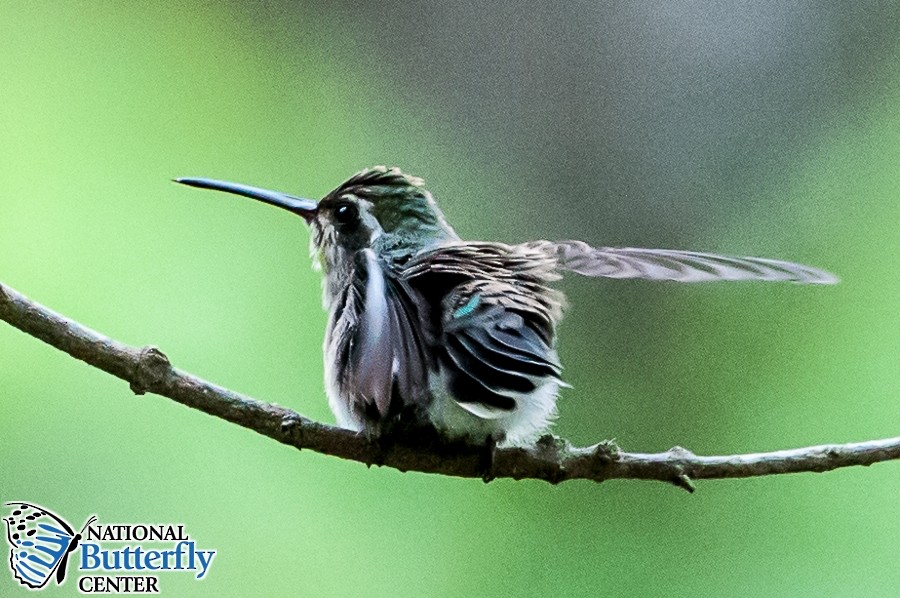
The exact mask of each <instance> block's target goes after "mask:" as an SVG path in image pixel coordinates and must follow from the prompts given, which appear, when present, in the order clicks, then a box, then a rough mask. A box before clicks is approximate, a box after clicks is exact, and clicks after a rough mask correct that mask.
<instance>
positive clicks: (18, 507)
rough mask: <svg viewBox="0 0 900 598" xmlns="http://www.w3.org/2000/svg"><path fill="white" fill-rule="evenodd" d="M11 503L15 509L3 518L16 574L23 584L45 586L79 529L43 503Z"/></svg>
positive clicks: (11, 565)
mask: <svg viewBox="0 0 900 598" xmlns="http://www.w3.org/2000/svg"><path fill="white" fill-rule="evenodd" d="M7 506H9V507H12V512H11V513H10V514H9V515H8V516H7V517H4V518H3V522H4V523H5V524H6V540H7V542H9V545H10V553H9V565H10V567H11V568H12V571H13V575H14V576H15V578H16V580H17V581H18V582H19V583H20V584H22V585H26V586H28V587H29V588H31V589H38V588H42V587H44V586H45V585H46V584H47V581H49V580H50V577H52V576H53V573H54V572H55V571H56V570H57V568H59V567H60V563H61V562H63V561H64V557H65V556H66V554H68V551H69V546H70V545H71V543H72V539H73V538H74V537H75V532H74V531H73V530H72V526H70V525H69V524H68V523H66V522H65V521H64V520H63V519H62V518H60V517H58V516H57V515H54V514H53V513H51V512H50V511H48V510H47V509H44V508H43V507H39V506H37V505H31V504H28V503H22V502H16V503H7ZM62 575H64V573H62ZM60 577H61V576H60ZM58 579H59V578H58Z"/></svg>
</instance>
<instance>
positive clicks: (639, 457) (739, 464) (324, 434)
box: [0, 284, 900, 492]
mask: <svg viewBox="0 0 900 598" xmlns="http://www.w3.org/2000/svg"><path fill="white" fill-rule="evenodd" d="M0 319H2V320H5V321H6V322H8V323H9V324H11V325H12V326H15V327H16V328H18V329H19V330H21V331H23V332H25V333H26V334H29V335H31V336H34V337H36V338H38V339H40V340H42V341H44V342H45V343H47V344H49V345H51V346H53V347H56V348H57V349H59V350H61V351H64V352H66V353H68V354H69V355H71V356H72V357H75V358H77V359H80V360H82V361H84V362H85V363H88V364H89V365H92V366H94V367H96V368H98V369H101V370H103V371H104V372H107V373H109V374H112V375H113V376H116V377H117V378H121V379H122V380H124V381H126V382H128V383H129V384H130V386H131V389H132V391H134V392H135V393H136V394H144V393H147V392H149V393H154V394H158V395H162V396H164V397H168V398H170V399H172V400H174V401H177V402H179V403H181V404H183V405H187V406H188V407H191V408H194V409H198V410H200V411H203V412H204V413H208V414H209V415H212V416H215V417H219V418H221V419H225V420H228V421H230V422H232V423H235V424H237V425H239V426H242V427H244V428H249V429H250V430H254V431H256V432H259V433H260V434H263V435H265V436H268V437H270V438H273V439H275V440H277V441H278V442H281V443H283V444H287V445H290V446H293V447H296V448H298V449H310V450H313V451H316V452H319V453H323V454H326V455H333V456H336V457H341V458H343V459H350V460H353V461H359V462H360V463H365V464H367V465H373V464H375V465H383V466H387V467H393V468H395V469H398V470H400V471H420V472H424V473H436V474H443V475H450V476H459V477H467V478H482V479H484V480H485V481H489V480H491V479H494V478H513V479H516V480H521V479H526V478H527V479H537V480H544V481H547V482H550V483H553V484H556V483H559V482H563V481H566V480H574V479H587V480H593V481H595V482H602V481H604V480H611V479H641V480H659V481H663V482H667V483H670V484H674V485H676V486H678V487H680V488H684V489H685V490H688V491H691V492H692V491H693V490H694V485H693V483H692V480H698V479H715V478H745V477H754V476H765V475H773V474H781V473H798V472H804V471H813V472H823V471H830V470H832V469H837V468H839V467H848V466H851V465H871V464H872V463H878V462H879V461H888V460H891V459H898V458H900V437H897V438H887V439H883V440H872V441H869V442H858V443H853V444H831V445H822V446H812V447H806V448H800V449H793V450H786V451H775V452H770V453H753V454H746V455H726V456H714V457H701V456H697V455H695V454H693V453H691V452H690V451H688V450H686V449H683V448H681V447H674V448H672V449H670V450H668V451H666V452H664V453H627V452H624V451H622V450H620V449H619V448H618V447H617V446H616V445H615V444H614V443H612V442H601V443H599V444H596V445H594V446H589V447H573V446H571V445H570V444H569V443H568V442H566V441H565V440H562V439H559V438H556V437H553V436H545V437H543V438H541V439H540V440H539V441H538V442H537V443H535V444H534V445H533V446H528V447H521V448H495V449H493V451H491V452H490V453H489V454H487V451H486V450H485V448H484V447H467V446H463V445H460V444H446V443H440V442H435V441H431V442H426V443H423V442H422V441H421V440H420V439H417V440H416V441H410V440H408V439H402V438H401V439H396V440H395V441H392V442H387V443H386V442H373V441H371V440H369V439H367V438H366V437H364V436H362V435H360V434H357V433H355V432H351V431H349V430H344V429H342V428H338V427H336V426H330V425H327V424H323V423H319V422H316V421H312V420H310V419H308V418H306V417H303V416H302V415H300V414H299V413H296V412H294V411H292V410H290V409H285V408H284V407H280V406H278V405H273V404H271V403H264V402H262V401H257V400H254V399H251V398H249V397H245V396H243V395H240V394H238V393H236V392H233V391H230V390H228V389H226V388H222V387H220V386H216V385H215V384H212V383H210V382H206V381H205V380H201V379H200V378H197V377H196V376H193V375H191V374H188V373H186V372H182V371H180V370H177V369H175V368H174V367H172V365H171V364H170V362H169V359H168V358H167V357H166V356H165V355H164V354H163V353H162V352H161V351H159V349H156V348H154V347H144V348H141V349H139V348H135V347H130V346H128V345H125V344H122V343H120V342H118V341H115V340H113V339H110V338H108V337H106V336H103V335H102V334H99V333H97V332H95V331H93V330H91V329H89V328H86V327H84V326H82V325H81V324H78V323H77V322H73V321H72V320H69V319H67V318H65V317H63V316H61V315H59V314H57V313H55V312H53V311H51V310H49V309H47V308H46V307H43V306H41V305H39V304H37V303H34V302H33V301H31V300H29V299H28V298H27V297H25V296H23V295H21V294H20V293H18V292H16V291H14V290H13V289H11V288H9V287H7V286H4V285H3V284H0Z"/></svg>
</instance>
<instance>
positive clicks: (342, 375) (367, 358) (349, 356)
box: [326, 250, 429, 419]
mask: <svg viewBox="0 0 900 598" xmlns="http://www.w3.org/2000/svg"><path fill="white" fill-rule="evenodd" d="M359 268H360V272H359V275H358V276H357V277H356V278H355V279H354V282H353V283H352V284H350V285H348V287H347V289H346V291H345V292H344V294H343V296H342V297H341V298H340V300H339V302H338V304H339V309H336V310H335V311H334V313H333V315H332V319H333V321H332V322H331V323H330V329H331V332H330V334H328V335H327V338H328V341H327V346H326V350H327V351H328V354H329V360H328V361H329V362H330V363H333V364H334V366H333V367H335V368H337V371H336V372H335V374H336V375H335V382H336V384H337V385H338V387H339V390H340V392H339V394H340V396H342V397H346V400H347V401H348V403H349V405H348V407H349V410H350V412H351V413H353V414H355V417H357V418H360V417H363V416H364V414H372V413H373V411H374V414H377V416H376V418H379V419H380V418H387V417H389V416H391V415H396V414H397V413H398V412H399V410H400V409H402V408H403V407H404V406H405V405H406V404H410V403H415V402H417V401H424V398H425V396H426V395H427V392H428V383H427V380H428V368H429V365H428V364H429V356H428V352H427V350H426V346H427V345H426V342H425V338H424V336H423V335H424V334H425V332H424V330H423V324H422V323H421V321H420V319H419V317H418V312H417V311H416V307H415V303H414V300H413V299H412V297H411V295H410V293H411V291H410V289H409V287H408V284H407V283H406V282H404V281H402V280H399V279H397V278H395V277H394V276H392V275H391V274H390V273H389V272H387V271H385V269H384V267H383V265H382V264H381V263H380V262H379V261H378V259H377V258H376V257H375V255H374V253H373V252H372V251H371V250H365V251H364V252H363V259H362V260H360V264H359Z"/></svg>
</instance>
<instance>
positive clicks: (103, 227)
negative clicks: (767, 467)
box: [0, 0, 900, 596]
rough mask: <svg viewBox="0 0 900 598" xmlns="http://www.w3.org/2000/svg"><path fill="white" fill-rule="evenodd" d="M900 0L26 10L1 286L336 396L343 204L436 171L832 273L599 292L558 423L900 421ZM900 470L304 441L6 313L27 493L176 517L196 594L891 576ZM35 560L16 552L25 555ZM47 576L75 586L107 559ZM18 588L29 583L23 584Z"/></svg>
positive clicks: (567, 332) (14, 100) (276, 397)
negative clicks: (700, 465)
mask: <svg viewBox="0 0 900 598" xmlns="http://www.w3.org/2000/svg"><path fill="white" fill-rule="evenodd" d="M898 32H900V4H898V3H897V2H877V1H868V0H865V1H856V2H852V1H849V0H848V1H842V2H837V1H833V2H815V3H809V2H800V1H795V0H786V1H782V2H759V3H753V4H749V5H748V4H741V5H737V3H730V2H699V1H691V2H689V1H682V0H679V1H673V2H667V3H664V4H658V3H649V2H647V3H642V2H637V3H632V4H628V5H626V4H622V3H618V2H615V1H613V0H606V1H603V2H572V3H566V4H561V5H558V6H556V7H554V8H549V7H548V6H546V5H545V4H543V3H537V2H525V3H522V2H499V3H489V4H484V5H482V3H477V2H465V1H464V2H458V3H449V4H445V5H438V4H437V3H431V2H421V1H413V2H403V3H400V2H387V3H385V2H379V3H372V4H371V6H369V7H359V6H355V5H354V4H353V3H349V2H348V3H344V2H336V3H329V4H327V6H326V5H306V4H301V3H295V2H288V1H284V2H222V3H212V2H193V3H191V2H181V3H152V2H142V3H134V2H132V3H125V2H119V3H115V2H91V1H84V2H44V3H40V2H35V3H27V4H25V3H3V4H0V57H2V61H0V75H2V77H0V226H2V232H0V280H2V281H3V282H5V283H7V284H9V285H11V286H13V287H14V288H16V289H18V290H20V291H21V292H23V293H25V294H27V295H29V296H31V297H32V298H34V299H35V300H37V301H40V302H42V303H44V304H46V305H48V306H51V307H53V308H54V309H56V310H58V311H60V312H62V313H64V314H66V315H68V316H70V317H72V318H75V319H77V320H79V321H81V322H83V323H85V324H87V325H89V326H91V327H93V328H95V329H97V330H99V331H102V332H104V333H105V334H108V335H110V336H112V337H114V338H117V339H120V340H122V341H124V342H127V343H130V344H133V345H145V344H154V345H157V346H159V347H161V348H162V349H163V350H164V351H165V352H166V353H167V354H168V355H169V356H170V358H171V359H172V360H173V362H174V363H175V364H176V365H177V366H178V367H180V368H183V369H186V370H188V371H191V372H193V373H196V374H198V375H200V376H203V377H205V378H207V379H209V380H212V381H214V382H216V383H219V384H222V385H224V386H227V387H229V388H232V389H234V390H237V391H240V392H243V393H247V394H249V395H251V396H254V397H257V398H259V399H264V400H267V401H272V402H277V403H280V404H283V405H287V406H290V407H291V408H294V409H296V410H298V411H300V412H302V413H304V414H305V415H308V416H310V417H313V418H316V419H320V420H324V421H329V422H330V421H332V417H331V414H330V413H329V411H328V409H327V406H326V401H325V398H324V391H323V383H322V377H323V374H322V364H321V344H322V337H323V330H324V326H325V314H324V312H323V311H322V310H321V307H320V305H321V299H320V291H319V275H318V274H317V273H316V272H313V271H312V270H311V268H310V265H309V260H308V259H307V244H308V236H307V232H306V230H305V229H304V227H303V226H302V223H301V222H299V221H298V220H297V219H296V218H291V217H289V216H288V215H286V214H284V213H283V212H280V211H278V210H274V209H271V208H266V207H264V206H261V205H259V204H256V203H254V202H251V201H248V200H241V199H238V198H233V197H228V196H224V195H221V196H219V195H213V194H208V193H200V192H197V191H194V190H190V189H186V188H183V187H178V186H176V185H173V184H172V183H170V182H169V180H170V179H171V178H172V177H174V176H186V175H192V176H210V177H217V178H226V179H231V180H236V181H243V182H247V183H251V184H256V185H261V186H268V187H271V188H276V189H283V190H286V191H289V192H293V193H297V194H301V195H307V196H313V197H316V196H320V195H322V194H324V193H325V192H327V191H328V190H330V189H331V188H332V187H333V186H335V185H336V184H338V183H339V182H341V181H342V180H343V179H344V178H346V177H347V176H349V175H350V174H352V173H354V172H355V171H357V170H359V169H360V168H362V167H365V166H369V165H373V164H383V163H386V164H389V165H399V166H401V167H402V168H404V170H406V171H409V172H412V173H415V174H419V175H421V176H423V177H425V179H426V180H427V182H428V183H429V186H430V188H431V190H432V191H433V192H434V194H435V197H436V198H437V199H438V201H439V202H440V204H441V206H442V208H443V209H444V211H445V213H446V215H447V216H448V218H449V219H450V221H451V222H452V223H453V224H454V225H455V226H456V228H457V230H458V232H459V233H460V234H462V235H463V236H464V237H467V238H475V239H498V240H503V241H509V242H518V241H524V240H529V239H535V238H551V239H562V238H578V239H584V240H586V241H589V242H592V243H594V244H610V245H632V246H650V247H659V246H662V247H673V248H683V249H696V250H707V251H719V252H728V253H737V254H745V255H762V256H769V257H780V258H783V259H792V260H797V261H804V262H808V263H811V264H814V265H817V266H821V267H825V268H828V269H831V270H833V271H834V272H837V273H838V274H839V275H841V277H842V279H843V280H842V283H841V284H840V285H838V286H836V287H831V288H806V287H798V286H794V285H762V284H760V285H752V284H722V285H696V286H678V285H671V284H653V283H641V282H624V281H602V280H585V279H574V280H566V281H564V283H563V288H564V289H565V291H566V292H567V293H568V294H569V297H570V299H571V301H572V304H573V307H572V308H571V310H570V311H569V315H568V318H567V320H566V321H565V322H564V324H563V326H562V330H561V346H560V353H561V355H562V358H563V361H564V363H565V364H566V366H567V369H566V378H567V380H568V381H569V382H570V383H571V384H572V385H573V386H574V388H573V389H571V390H566V391H565V392H564V393H563V396H562V399H561V408H560V414H561V415H560V419H559V422H558V425H557V426H556V432H557V433H559V434H561V435H563V436H565V437H567V438H569V439H571V440H572V441H573V442H576V443H582V444H586V443H591V442H595V441H598V440H601V439H605V438H613V437H614V438H616V439H617V440H618V442H619V443H620V444H621V445H622V446H623V447H624V448H626V449H628V450H635V451H657V450H665V449H667V448H669V447H670V446H672V445H675V444H680V445H684V446H686V447H688V448H690V449H692V450H694V451H695V452H697V453H701V454H710V453H713V454H715V453H731V452H751V451H761V450H774V449H780V448H792V447H799V446H804V445H808V444H817V443H825V442H846V441H857V440H865V439H873V438H880V437H887V436H895V435H898V434H900V396H898V383H900V340H898V334H900V309H898V300H900V282H898V280H900V276H898V268H900V201H898V198H900V168H898V167H900V158H898V156H900V36H898ZM898 491H900V463H888V464H882V465H878V466H875V467H873V468H871V469H864V468H855V469H847V470H841V471H837V472H833V473H829V474H825V475H816V474H802V475H794V476H783V477H768V478H761V479H750V480H732V481H710V482H701V483H699V484H698V492H697V493H696V494H694V495H688V494H687V493H685V492H682V491H680V490H677V489H674V488H672V487H669V486H665V485H663V484H659V483H646V482H637V481H616V482H609V483H605V484H602V485H599V486H598V485H594V484H592V483H587V482H574V483H567V484H564V485H561V486H559V487H551V486H548V485H546V484H544V483H539V482H532V481H524V482H511V481H506V480H500V481H496V482H494V483H492V484H490V485H484V484H482V483H481V482H477V481H471V480H458V479H451V478H443V477H438V476H427V475H422V474H415V473H409V474H400V473H398V472H396V471H393V470H386V469H372V470H367V469H366V468H365V467H364V466H362V465H359V464H357V463H350V462H344V461H340V460H337V459H334V458H329V457H324V456H321V455H317V454H313V453H310V452H303V453H298V452H297V451H295V450H292V449H289V448H286V447H284V446H281V445H279V444H277V443H275V442H272V441H271V440H269V439H267V438H264V437H262V436H258V435H256V434H254V433H252V432H249V431H247V430H244V429H241V428H238V427H236V426H233V425H230V424H227V423H224V422H222V421H218V420H214V419H212V418H210V417H208V416H206V415H203V414H201V413H197V412H193V411H190V410H187V409H185V408H184V407H182V406H180V405H178V404H175V403H173V402H172V401H169V400H168V399H162V398H160V397H157V396H153V395H147V396H142V397H135V396H134V395H132V394H131V392H130V391H129V389H128V387H127V385H126V384H124V383H122V382H120V381H118V380H115V379H113V378H111V377H109V376H107V375H105V374H103V373H101V372H99V371H97V370H94V369H92V368H90V367H88V366H86V365H84V364H82V363H80V362H77V361H75V360H73V359H71V358H69V357H67V356H65V355H63V354H62V353H59V352H58V351H56V350H54V349H51V348H49V347H47V346H45V345H43V344H42V343H40V342H39V341H37V340H35V339H33V338H31V337H28V336H26V335H24V334H21V333H20V332H18V331H16V330H14V329H12V328H11V327H9V326H6V325H5V324H2V325H0V498H2V499H3V500H9V499H19V500H22V499H24V500H31V501H34V502H37V503H39V504H44V505H46V506H48V507H50V508H51V509H55V510H56V511H58V512H59V513H60V514H62V515H63V516H65V517H66V518H67V519H69V520H70V521H71V522H72V523H73V524H77V525H80V523H81V522H82V521H83V520H84V519H85V518H86V517H87V516H88V515H90V514H93V513H96V514H98V515H99V516H100V518H101V520H102V521H103V522H107V523H110V522H164V521H174V522H183V523H185V524H186V526H187V530H188V532H189V533H190V534H192V535H193V536H194V537H195V538H196V539H197V540H198V542H199V543H200V545H201V546H200V547H201V548H215V549H218V550H219V553H218V555H217V557H216V559H215V561H214V562H213V565H212V568H211V569H210V572H209V574H208V576H207V579H205V580H203V581H202V582H196V581H194V580H193V579H192V578H190V576H189V575H184V574H168V575H162V576H161V582H160V585H161V588H162V590H163V592H165V593H166V594H167V595H170V596H190V595H216V596H244V595H260V596H278V595H301V596H354V595H355V596H363V595H365V596H379V595H390V596H422V595H431V596H468V595H492V596H505V595H522V596H538V595H561V596H596V595H603V596H663V595H665V596H723V595H730V596H771V595H778V596H849V595H859V596H862V595H865V596H896V595H898V592H900V556H898V552H897V542H898V540H900V500H898ZM4 550H5V548H4ZM69 573H70V577H71V579H70V580H69V581H68V582H67V584H66V585H65V586H64V587H63V588H61V589H59V588H52V589H51V590H49V591H47V594H48V595H50V594H52V595H57V594H58V595H72V594H74V593H75V592H76V587H75V583H74V580H75V579H76V578H77V571H76V570H75V569H74V567H73V568H70V571H69ZM0 594H2V595H4V596H6V595H10V596H12V595H24V590H23V589H21V588H19V587H18V586H16V584H15V583H14V582H13V580H12V578H11V576H10V575H8V574H7V573H0Z"/></svg>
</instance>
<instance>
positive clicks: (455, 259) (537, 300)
mask: <svg viewBox="0 0 900 598" xmlns="http://www.w3.org/2000/svg"><path fill="white" fill-rule="evenodd" d="M554 269H555V261H554V260H553V258H552V257H550V256H548V255H547V254H546V253H545V252H543V251H542V250H536V249H532V248H528V247H526V246H523V245H514V246H511V245H504V244H502V243H484V242H477V243H472V242H466V243H462V242H460V243H448V244H445V245H443V246H441V247H438V248H436V249H432V250H429V251H427V252H425V253H422V254H419V255H417V256H415V257H414V258H413V259H412V260H410V261H409V262H408V263H407V264H406V265H405V267H404V269H403V272H402V278H403V279H404V280H408V281H409V282H410V284H412V285H413V286H414V287H415V288H417V289H420V292H421V293H422V294H423V296H424V297H427V298H428V300H429V302H430V303H431V304H433V305H435V304H436V305H439V309H438V310H436V311H437V317H436V319H437V320H438V321H439V326H438V328H439V330H438V331H437V334H438V337H439V341H440V342H439V343H438V346H437V347H436V351H437V362H438V363H439V364H440V366H441V372H442V375H443V378H444V383H445V384H446V387H447V390H448V391H449V395H450V396H451V397H452V398H453V400H455V401H456V402H457V403H458V404H459V405H460V406H461V407H463V408H464V409H466V410H467V411H469V412H470V413H472V414H473V415H475V416H477V417H479V418H482V419H497V418H501V417H506V416H509V415H511V414H512V413H513V412H515V411H517V410H519V412H521V410H522V408H527V407H528V406H529V404H530V403H529V402H530V401H532V399H534V398H535V397H537V396H538V395H541V394H542V393H543V396H544V397H545V399H546V397H548V396H550V395H553V396H554V397H555V390H556V388H557V387H558V386H559V385H560V384H561V382H560V379H559V376H560V370H561V368H560V364H559V359H558V357H557V355H556V351H555V350H554V349H553V344H554V329H555V326H556V324H557V322H558V320H559V318H560V314H561V309H562V308H561V304H562V295H561V294H560V293H559V292H558V291H555V290H553V289H551V288H550V287H549V286H547V285H548V283H549V282H551V281H552V280H556V279H558V278H559V275H558V274H556V273H555V271H554ZM547 389H549V390H547ZM551 407H552V406H551ZM550 410H552V408H551V409H549V410H544V411H543V412H542V413H543V417H544V418H546V417H548V416H549V411H550ZM544 423H545V422H544ZM542 425H543V424H542Z"/></svg>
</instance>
